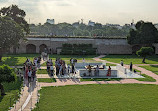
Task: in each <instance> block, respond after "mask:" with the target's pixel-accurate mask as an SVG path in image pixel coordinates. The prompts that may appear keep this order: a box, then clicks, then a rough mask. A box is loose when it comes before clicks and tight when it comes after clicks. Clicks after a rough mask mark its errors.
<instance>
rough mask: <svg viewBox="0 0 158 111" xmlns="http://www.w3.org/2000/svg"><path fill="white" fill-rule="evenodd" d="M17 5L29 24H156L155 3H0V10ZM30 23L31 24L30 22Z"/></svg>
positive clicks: (148, 0)
mask: <svg viewBox="0 0 158 111" xmlns="http://www.w3.org/2000/svg"><path fill="white" fill-rule="evenodd" d="M11 4H16V5H18V6H19V8H21V9H23V10H24V11H25V12H26V20H27V21H28V22H29V23H34V24H38V23H42V24H43V23H45V22H46V19H47V18H49V19H55V23H56V24H57V23H62V22H68V23H74V22H78V21H81V19H83V22H84V23H86V24H87V23H88V21H89V20H92V21H94V22H98V23H102V24H106V23H110V24H120V25H124V24H126V23H131V22H132V19H133V20H134V22H135V23H136V22H137V21H139V20H144V21H149V22H153V23H158V13H157V12H158V0H0V8H2V7H7V6H9V5H11ZM29 19H30V21H29Z"/></svg>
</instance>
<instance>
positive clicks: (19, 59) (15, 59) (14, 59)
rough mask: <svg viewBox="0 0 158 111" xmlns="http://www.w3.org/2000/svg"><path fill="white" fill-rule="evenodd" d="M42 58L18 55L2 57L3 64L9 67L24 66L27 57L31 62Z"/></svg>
mask: <svg viewBox="0 0 158 111" xmlns="http://www.w3.org/2000/svg"><path fill="white" fill-rule="evenodd" d="M38 56H40V55H39V54H17V55H4V56H3V57H2V63H0V65H2V64H6V65H9V66H15V65H16V66H23V64H24V62H25V61H26V57H28V58H29V59H30V60H31V61H32V60H33V59H34V57H38Z"/></svg>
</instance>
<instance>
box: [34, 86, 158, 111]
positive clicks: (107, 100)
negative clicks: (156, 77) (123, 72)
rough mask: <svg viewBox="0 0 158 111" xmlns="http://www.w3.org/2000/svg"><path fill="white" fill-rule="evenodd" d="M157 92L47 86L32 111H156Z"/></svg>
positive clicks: (131, 88) (139, 88)
mask: <svg viewBox="0 0 158 111" xmlns="http://www.w3.org/2000/svg"><path fill="white" fill-rule="evenodd" d="M157 91H158V86H157V85H142V84H106V85H81V86H80V85H77V86H61V87H44V88H42V89H41V90H40V101H39V103H38V104H37V108H36V109H34V110H33V111H52V110H53V111H157V110H158V105H157V103H158V92H157Z"/></svg>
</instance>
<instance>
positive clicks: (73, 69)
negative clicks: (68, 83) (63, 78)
mask: <svg viewBox="0 0 158 111" xmlns="http://www.w3.org/2000/svg"><path fill="white" fill-rule="evenodd" d="M71 68H72V71H71V72H72V73H74V71H75V67H74V65H73V64H72V67H71Z"/></svg>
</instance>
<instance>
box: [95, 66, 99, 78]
mask: <svg viewBox="0 0 158 111" xmlns="http://www.w3.org/2000/svg"><path fill="white" fill-rule="evenodd" d="M96 76H99V65H97V67H96Z"/></svg>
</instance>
